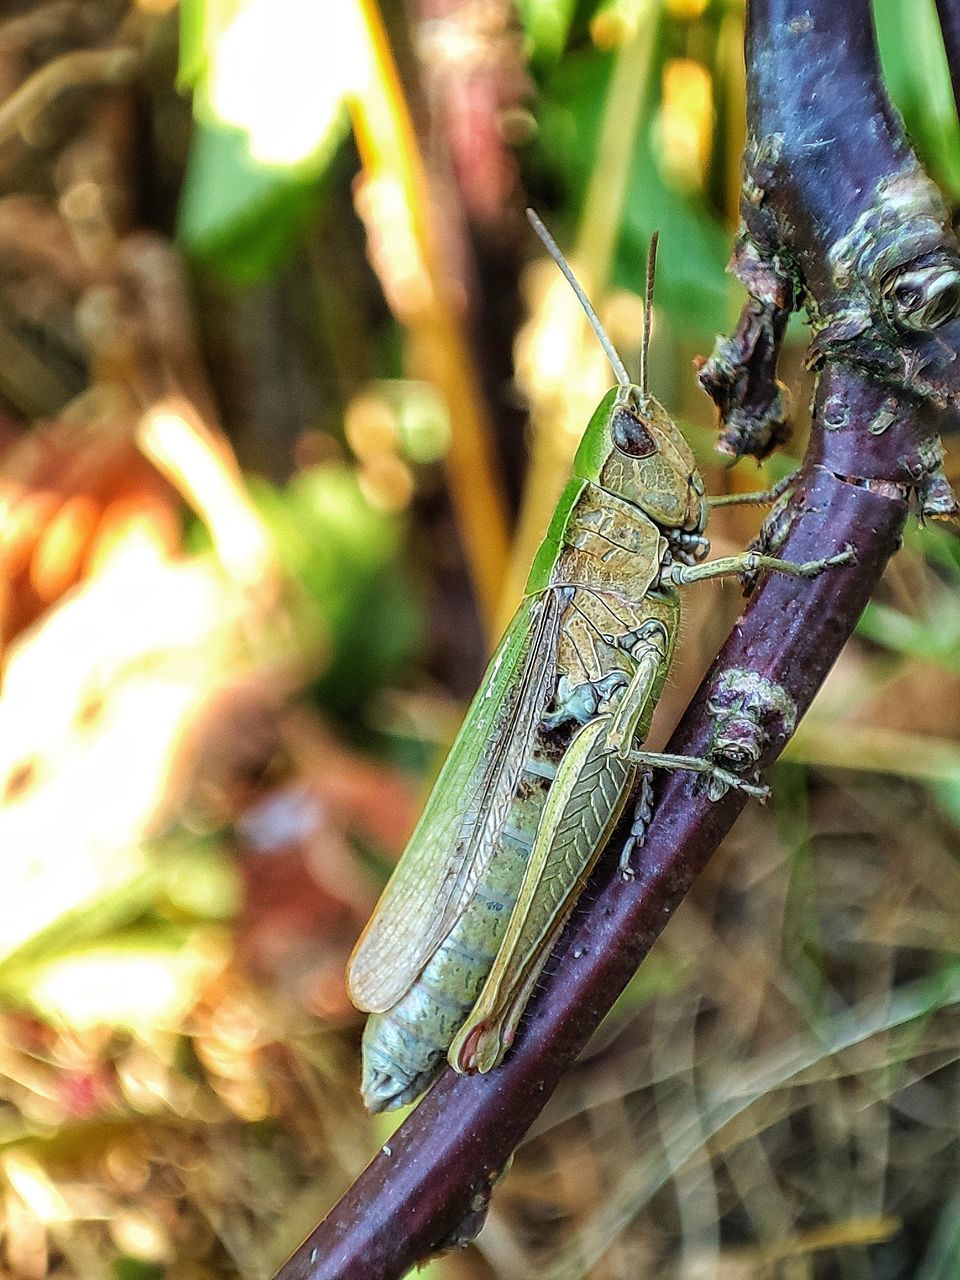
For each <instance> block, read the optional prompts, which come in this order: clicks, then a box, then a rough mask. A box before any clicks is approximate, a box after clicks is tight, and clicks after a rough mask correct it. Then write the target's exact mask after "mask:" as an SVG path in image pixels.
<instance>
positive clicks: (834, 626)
mask: <svg viewBox="0 0 960 1280" xmlns="http://www.w3.org/2000/svg"><path fill="white" fill-rule="evenodd" d="M810 24H812V25H810ZM747 57H748V63H747V65H748V68H749V69H750V78H749V101H750V124H751V132H752V136H753V139H754V141H756V140H757V139H760V138H763V137H765V136H767V135H769V134H770V133H771V132H779V133H783V134H784V135H785V142H786V140H787V139H788V138H789V142H787V145H785V146H784V149H783V154H789V155H790V156H791V157H793V161H794V162H795V163H793V164H789V165H786V164H783V165H778V166H777V167H776V171H775V173H774V174H773V175H772V177H771V181H770V184H769V185H768V188H767V190H766V192H765V193H764V200H765V202H766V203H767V204H768V205H769V206H770V208H771V211H772V212H773V214H774V216H775V217H778V218H779V217H783V216H784V215H785V214H786V213H787V211H789V216H790V220H791V222H790V225H791V228H792V230H791V238H790V245H789V249H790V251H791V252H793V253H794V254H796V255H797V256H798V257H802V260H803V264H804V271H805V272H807V271H808V272H809V273H810V275H809V280H808V281H807V283H808V285H809V287H810V289H811V291H812V293H813V294H814V296H816V293H817V288H818V283H817V282H818V281H823V282H824V286H823V287H824V288H825V289H828V290H830V289H832V288H833V284H832V282H830V283H827V279H826V278H827V268H826V266H825V259H826V254H827V251H828V250H829V248H830V246H831V244H832V243H833V242H834V241H835V239H836V238H837V237H838V236H841V235H843V234H845V233H846V232H848V231H849V230H850V228H851V227H852V225H853V223H854V222H856V220H857V218H858V216H859V215H860V213H861V212H862V209H863V207H864V199H865V197H864V191H869V192H872V191H874V190H875V188H876V185H877V183H878V181H879V180H880V179H881V178H882V177H883V176H884V175H885V174H887V173H891V172H898V171H899V170H900V168H901V165H902V162H903V157H904V148H905V147H906V143H905V142H904V141H903V139H902V137H901V136H900V134H899V132H898V130H897V127H896V124H895V120H894V119H893V118H892V117H891V115H890V113H889V110H888V107H887V104H886V97H885V94H884V92H883V89H882V86H881V85H880V81H879V72H878V70H877V65H876V59H875V50H874V45H873V37H872V32H871V27H870V19H869V5H868V4H867V3H866V0H753V3H752V4H751V6H750V9H749V20H748V39H747ZM828 86H829V93H827V92H826V88H827V87H828ZM827 137H830V138H831V139H832V140H831V142H830V144H829V146H823V145H820V143H821V142H822V140H823V139H824V138H827ZM814 143H816V145H814ZM881 420H882V422H883V430H882V431H879V432H878V431H877V429H876V424H877V422H878V421H881ZM871 425H873V426H874V432H873V433H871V431H870V430H869V428H870V426H871ZM936 429H937V413H936V410H935V409H934V408H933V407H932V406H931V405H930V404H929V403H928V402H925V401H922V400H920V399H918V398H917V397H916V396H913V395H910V394H908V393H907V392H906V391H904V390H902V389H901V390H898V391H894V390H893V389H892V388H891V387H890V385H888V384H887V383H886V382H884V381H883V380H881V379H880V378H878V377H877V376H876V375H874V374H872V373H869V372H867V371H865V370H864V369H862V368H859V367H857V366H855V365H853V364H849V363H841V362H839V361H835V362H832V363H828V364H827V365H826V367H825V368H824V370H823V372H822V374H821V378H820V383H819V387H818V392H817V403H816V407H815V415H814V427H813V436H812V442H811V448H810V451H809V452H808V456H807V459H806V461H805V464H804V470H803V473H802V475H801V477H800V479H799V482H798V484H797V486H796V488H795V491H794V493H793V496H792V499H791V502H790V506H789V508H788V510H787V513H786V519H785V520H782V521H781V527H784V526H785V525H786V524H787V523H789V532H788V534H787V536H786V539H785V541H784V543H783V545H782V547H780V548H779V554H781V555H783V556H784V557H785V558H787V559H791V560H809V559H814V558H817V557H820V556H823V555H827V554H830V553H832V552H834V551H836V550H839V549H840V548H842V547H844V546H847V545H852V546H854V547H855V548H856V551H857V561H856V563H855V564H852V565H849V566H844V567H841V568H836V569H832V570H830V571H828V572H826V573H824V574H822V575H821V576H820V577H818V578H816V579H813V580H810V581H798V580H796V579H793V578H787V577H784V576H782V575H779V574H776V575H768V576H766V577H765V578H764V579H763V580H762V581H761V584H760V586H759V588H758V590H757V591H756V593H755V594H754V596H753V597H752V598H751V599H750V601H749V603H748V604H747V606H746V609H745V610H744V613H743V615H742V617H741V619H740V621H739V622H738V623H737V624H736V626H735V627H734V629H733V631H732V633H731V635H730V636H729V638H728V639H727V642H726V644H725V645H724V647H723V650H722V651H721V653H720V655H719V656H718V658H717V660H716V661H715V663H714V664H713V666H712V668H711V670H710V672H709V673H708V674H707V676H706V678H705V680H704V682H703V683H702V685H701V686H700V689H699V690H698V692H697V693H696V695H695V697H694V699H693V701H692V702H691V704H690V706H689V708H688V710H687V712H686V714H685V715H684V717H683V720H682V721H681V723H680V725H679V726H678V728H677V730H676V732H675V733H674V735H673V738H672V739H671V742H670V744H669V747H668V749H669V750H670V751H675V752H682V753H687V754H693V755H703V754H704V753H705V752H706V751H707V750H708V748H709V745H710V741H711V734H712V732H713V725H714V721H713V717H712V715H711V713H710V710H709V706H708V704H709V702H710V699H711V696H712V695H714V694H715V693H716V691H717V688H718V684H719V681H720V678H721V676H722V675H723V673H724V672H726V671H729V670H730V669H732V668H746V669H748V670H749V671H751V672H755V673H757V674H758V675H760V676H763V677H765V678H766V679H767V680H770V681H773V682H775V683H777V684H778V685H780V686H781V687H782V688H783V689H784V690H785V691H786V693H787V694H788V695H789V696H790V697H792V699H793V700H794V701H795V702H796V704H797V710H798V712H799V713H800V714H802V713H803V712H804V711H805V710H806V708H807V707H808V706H809V704H810V701H811V699H812V698H813V696H814V694H815V693H816V691H817V689H818V688H819V686H820V684H821V682H822V681H823V679H824V677H825V676H826V674H827V672H828V671H829V669H830V667H831V666H832V665H833V662H834V661H835V659H836V657H837V655H838V654H839V652H840V650H841V649H842V647H843V645H844V644H845V642H846V640H847V638H848V637H849V635H850V634H851V632H852V630H853V628H854V626H855V625H856V622H857V619H858V618H859V616H860V614H861V612H862V610H863V608H864V606H865V605H866V603H867V601H868V600H869V599H870V596H871V594H872V593H873V591H874V589H875V587H876V585H877V582H878V581H879V578H880V575H881V574H882V572H883V569H884V566H885V564H886V562H887V559H888V558H889V556H890V555H891V554H892V552H893V551H894V550H895V549H896V547H897V545H898V543H899V539H900V536H901V532H902V529H903V524H904V520H905V518H906V513H907V495H908V493H909V490H910V488H911V487H912V486H913V485H914V484H915V483H916V482H917V480H918V478H920V477H922V476H923V475H924V474H926V471H927V470H928V469H929V467H930V465H931V463H930V442H931V440H934V439H935V436H936ZM784 742H785V738H783V737H780V738H778V739H777V740H775V741H774V742H773V743H771V744H770V745H769V747H768V749H767V752H766V754H765V756H764V758H763V759H762V761H761V763H762V764H764V765H766V764H769V763H770V761H771V760H772V759H773V758H775V756H776V755H777V754H779V752H780V751H781V750H782V749H783V745H784ZM743 805H744V798H743V796H742V795H741V794H740V793H739V792H729V793H728V794H727V795H726V796H724V797H723V799H721V800H719V801H717V802H712V801H710V800H709V799H708V798H707V796H706V795H705V793H704V792H703V791H702V790H701V789H700V788H699V787H698V786H697V784H696V781H695V779H693V778H691V776H690V775H689V774H683V773H675V774H671V775H667V776H666V777H663V778H660V779H658V781H657V803H656V809H655V814H654V818H653V821H652V824H651V826H650V830H649V833H648V836H647V841H646V844H645V845H644V847H643V849H642V850H641V851H640V853H639V854H638V855H636V861H637V864H638V865H637V874H636V878H635V879H634V880H632V881H624V880H623V878H622V876H621V875H620V874H619V873H618V871H617V866H616V863H617V857H618V855H619V851H620V848H621V847H622V845H621V841H622V834H615V836H614V839H613V840H612V841H611V842H610V847H608V849H607V851H606V853H605V855H604V857H603V859H602V860H601V864H600V868H599V870H598V873H597V875H596V876H595V877H594V879H593V881H592V882H591V886H590V888H589V889H588V892H587V893H586V894H585V895H584V899H583V900H581V902H580V903H579V904H578V907H577V909H576V911H575V913H574V917H573V919H572V921H571V923H570V926H569V927H568V928H567V929H566V930H565V932H564V934H563V936H562V938H561V940H560V942H559V944H558V946H557V949H556V953H555V955H554V957H553V959H552V961H551V963H550V965H549V971H550V976H549V977H548V978H545V979H544V981H543V982H542V984H541V987H540V989H539V990H538V991H537V993H536V995H535V997H534V999H533V1000H532V1001H531V1004H530V1007H529V1010H528V1012H527V1014H526V1016H525V1018H524V1021H523V1024H522V1026H521V1030H520V1033H519V1034H518V1037H517V1042H516V1044H515V1046H514V1048H513V1049H512V1051H511V1052H510V1053H509V1054H508V1056H507V1058H506V1059H505V1061H504V1062H503V1063H502V1065H501V1066H500V1067H498V1068H497V1069H496V1070H495V1071H493V1072H492V1073H491V1074H490V1075H488V1076H483V1077H462V1076H456V1075H454V1074H453V1073H452V1072H450V1071H446V1072H445V1073H444V1075H443V1076H442V1077H441V1079H440V1080H439V1081H438V1082H437V1084H436V1085H435V1086H434V1088H433V1089H432V1090H431V1092H430V1093H429V1094H428V1095H427V1097H426V1098H425V1099H424V1100H423V1102H422V1103H421V1105H420V1106H419V1107H418V1108H417V1110H416V1111H415V1112H414V1113H413V1115H412V1116H411V1117H410V1118H409V1119H408V1120H407V1121H406V1122H405V1123H404V1124H403V1125H402V1126H401V1128H400V1129H399V1130H398V1131H397V1133H396V1134H395V1135H394V1136H393V1138H392V1139H391V1140H390V1144H389V1151H388V1149H386V1148H385V1149H384V1150H383V1151H382V1152H381V1153H380V1154H379V1155H378V1156H377V1157H376V1158H375V1159H374V1160H373V1162H372V1163H371V1164H370V1165H369V1167H368V1168H367V1169H366V1170H365V1172H364V1173H363V1174H362V1175H361V1176H360V1178H358V1180H357V1181H356V1182H355V1183H354V1185H353V1186H352V1187H351V1188H350V1190H348V1191H347V1193H346V1194H345V1195H344V1196H343V1198H342V1199H341V1200H340V1201H339V1203H338V1204H337V1205H336V1206H335V1207H334V1208H333V1209H332V1210H331V1212H330V1213H329V1214H328V1216H327V1217H326V1218H325V1219H324V1221H323V1222H322V1223H321V1224H320V1225H319V1226H318V1227H317V1228H316V1230H315V1231H314V1232H313V1233H312V1234H311V1235H310V1237H309V1238H308V1239H307V1240H306V1241H305V1243H304V1244H303V1245H302V1246H301V1247H300V1248H299V1249H298V1250H297V1252H296V1253H295V1254H294V1255H293V1257H292V1258H291V1259H290V1260H289V1261H288V1262H287V1263H286V1265H285V1266H284V1267H283V1268H281V1270H280V1272H279V1274H278V1280H335V1278H336V1280H348V1278H351V1277H356V1278H357V1280H359V1278H360V1277H363V1280H392V1278H394V1277H400V1276H402V1275H403V1274H404V1273H405V1272H406V1271H407V1270H408V1269H409V1268H410V1267H411V1266H413V1265H415V1264H416V1263H417V1262H418V1261H420V1260H422V1259H423V1258H424V1257H425V1256H426V1255H427V1254H429V1253H430V1252H431V1251H432V1250H434V1249H436V1248H438V1247H440V1246H442V1245H444V1244H445V1243H450V1242H451V1241H452V1240H454V1239H455V1238H456V1237H457V1236H458V1235H460V1236H461V1238H462V1236H463V1235H464V1234H469V1229H468V1230H464V1228H463V1224H465V1223H469V1225H470V1227H471V1228H474V1229H475V1226H476V1222H477V1220H478V1219H479V1216H480V1214H481V1212H482V1209H483V1207H484V1205H485V1203H486V1199H487V1197H488V1194H489V1189H490V1186H491V1184H492V1181H493V1180H494V1178H495V1177H496V1175H497V1173H498V1172H499V1170H500V1169H501V1168H502V1167H503V1165H504V1163H505V1161H506V1160H507V1158H508V1156H509V1155H510V1153H511V1152H512V1151H513V1150H514V1148H515V1147H516V1146H517V1144H518V1143H519V1142H520V1141H521V1139H522V1138H523V1135H524V1134H525V1132H526V1131H527V1129H528V1128H529V1126H530V1124H531V1123H532V1122H533V1120H534V1119H535V1118H536V1117H537V1115H538V1114H539V1113H540V1111H541V1110H542V1108H543V1106H544V1104H545V1103H546V1101H547V1100H548V1098H549V1097H550V1095H551V1093H552V1092H553V1090H554V1089H555V1088H556V1086H557V1084H558V1083H559V1081H560V1079H561V1077H562V1076H563V1074H564V1072H565V1071H566V1070H567V1069H568V1067H569V1066H570V1065H571V1063H572V1062H573V1061H574V1060H575V1058H576V1057H577V1055H578V1053H579V1052H580V1051H581V1049H582V1048H583V1046H584V1045H585V1044H586V1042H587V1040H588V1039H589V1037H590V1036H591V1034H592V1033H593V1031H594V1030H595V1029H596V1027H597V1026H598V1024H599V1022H600V1020H601V1019H602V1018H603V1016H604V1015H605V1014H606V1012H607V1011H608V1010H609V1009H610V1007H611V1006H612V1004H613V1003H614V1001H615V1000H616V998H617V997H618V995H619V994H620V992H621V991H622V990H623V988H624V986H625V985H626V983H627V982H628V981H629V980H630V978H631V976H632V975H633V973H634V972H635V970H636V967H637V965H638V964H639V963H640V961H641V959H642V958H643V957H644V956H645V955H646V953H647V952H648V951H649V949H650V947H651V946H652V945H653V943H654V941H655V940H656V938H657V937H658V936H659V934H660V933H661V931H662V929H663V928H664V926H665V925H666V923H667V921H668V920H669V919H670V916H671V914H672V913H673V911H674V910H675V909H676V907H677V905H678V904H679V903H680V901H681V900H682V898H683V896H684V894H685V893H686V891H687V889H688V888H689V886H690V884H691V883H692V881H693V879H694V878H695V876H696V875H697V874H698V873H699V872H700V871H701V870H702V868H703V867H704V865H705V864H706V862H707V861H708V859H709V858H710V856H711V855H712V854H713V852H714V851H715V849H716V848H717V846H718V845H719V844H720V842H721V840H722V839H723V838H724V837H725V836H726V834H727V832H728V831H729V830H730V828H731V826H732V825H733V823H734V821H735V820H736V818H737V816H738V815H739V813H740V811H741V809H742V808H743Z"/></svg>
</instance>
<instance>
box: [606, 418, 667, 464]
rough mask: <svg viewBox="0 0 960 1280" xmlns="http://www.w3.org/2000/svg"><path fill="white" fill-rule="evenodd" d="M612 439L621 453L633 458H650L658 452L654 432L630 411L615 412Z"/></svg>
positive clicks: (611, 432)
mask: <svg viewBox="0 0 960 1280" xmlns="http://www.w3.org/2000/svg"><path fill="white" fill-rule="evenodd" d="M610 437H611V439H612V440H613V443H614V444H615V445H616V447H617V448H618V449H619V450H620V452H621V453H625V454H627V455H628V456H629V457H631V458H650V457H652V456H653V455H654V454H655V453H656V452H657V442H656V440H655V439H654V437H653V434H652V432H651V431H650V430H649V429H648V428H647V427H646V426H645V425H644V424H643V422H641V420H640V419H639V418H638V417H637V416H636V414H634V413H631V412H630V410H629V409H624V408H622V407H621V408H619V409H617V410H615V411H614V415H613V422H612V423H611V426H610Z"/></svg>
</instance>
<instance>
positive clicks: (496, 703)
mask: <svg viewBox="0 0 960 1280" xmlns="http://www.w3.org/2000/svg"><path fill="white" fill-rule="evenodd" d="M560 612H561V599H560V597H559V595H558V593H557V592H556V591H546V592H544V593H543V594H542V595H539V596H528V597H526V598H525V599H524V601H523V602H522V604H521V605H520V607H519V608H518V610H517V612H516V613H515V614H514V617H513V620H512V621H511V623H510V625H509V627H508V628H507V631H506V633H505V634H504V637H503V639H502V640H501V642H500V645H499V648H498V649H497V652H496V654H495V655H494V657H493V660H492V662H491V663H490V666H489V667H488V669H487V673H486V675H485V676H484V679H483V683H482V684H481V686H480V688H479V690H478V692H477V695H476V697H475V698H474V700H473V702H472V703H471V706H470V710H469V711H468V712H467V716H466V719H465V720H464V722H463V724H462V726H461V728H460V732H459V733H458V734H457V738H456V741H455V742H454V744H453V746H452V748H451V749H450V754H449V755H448V756H447V760H446V763H445V764H444V766H443V768H442V769H441V771H440V776H439V777H438V778H437V781H436V784H435V785H434V788H433V791H432V792H431V794H430V798H429V800H428V801H427V804H426V808H425V809H424V811H423V814H422V816H421V818H420V821H419V822H418V823H417V826H416V829H415V830H414V833H413V835H412V836H411V837H410V843H409V844H408V845H407V847H406V849H405V850H404V853H403V856H402V857H401V859H400V861H399V862H398V863H397V867H396V870H395V871H394V873H393V875H392V876H391V878H390V881H389V883H388V884H387V887H386V889H384V891H383V896H382V897H381V899H380V901H379V903H378V904H377V907H376V909H375V911H374V913H373V916H372V917H371V918H370V921H369V923H368V924H367V927H366V928H365V929H364V931H363V933H362V935H361V937H360V941H359V942H358V943H357V945H356V948H355V949H354V952H353V955H352V956H351V957H350V964H349V966H348V969H347V987H348V990H349V992H350V998H351V1000H352V1001H353V1003H354V1004H355V1005H356V1006H357V1008H359V1009H366V1010H368V1011H370V1012H372V1013H382V1012H383V1011H385V1010H386V1009H389V1008H390V1007H391V1006H392V1005H394V1004H395V1003H396V1002H397V1000H399V999H400V997H401V996H402V995H403V994H404V992H405V991H406V990H407V989H408V987H409V986H410V984H411V983H412V982H414V981H415V980H416V978H417V977H418V975H419V974H420V972H421V970H422V969H423V966H424V965H425V964H426V962H427V960H429V958H430V956H431V955H432V954H433V952H434V951H435V950H436V948H437V947H438V946H439V944H440V943H441V942H442V940H443V939H444V937H445V936H446V935H447V933H449V931H450V929H451V928H452V926H453V924H454V922H455V921H456V919H457V917H458V916H459V915H460V914H461V913H462V911H463V910H464V908H465V907H466V905H467V903H468V902H469V901H470V898H471V896H472V894H473V892H474V889H475V888H476V885H477V883H478V881H479V880H480V878H481V876H482V875H483V873H484V871H485V870H486V867H487V866H488V864H489V861H490V858H491V856H492V855H493V852H494V850H495V847H496V843H497V839H498V837H499V834H500V829H501V827H502V825H503V823H504V822H505V820H506V816H507V812H508V810H509V807H510V801H511V798H512V796H513V794H514V792H515V790H516V787H517V784H518V782H519V778H520V772H521V770H522V767H523V764H524V761H525V760H526V758H527V756H528V755H529V752H530V749H531V747H532V743H533V738H534V735H535V733H536V730H537V727H538V725H539V723H540V720H541V718H542V715H543V711H544V708H545V706H546V704H547V701H548V700H549V698H550V697H551V696H552V694H553V686H554V681H555V675H556V653H557V634H558V628H559V618H560Z"/></svg>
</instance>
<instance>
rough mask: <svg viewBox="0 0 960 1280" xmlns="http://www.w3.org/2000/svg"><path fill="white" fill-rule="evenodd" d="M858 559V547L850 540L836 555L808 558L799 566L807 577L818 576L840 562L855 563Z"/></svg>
mask: <svg viewBox="0 0 960 1280" xmlns="http://www.w3.org/2000/svg"><path fill="white" fill-rule="evenodd" d="M856 560H857V550H856V547H854V546H852V545H851V544H850V543H849V542H848V543H847V545H846V546H845V547H844V548H843V550H842V551H838V552H837V554H836V555H835V556H825V557H824V559H822V560H807V561H805V563H803V564H801V565H798V566H797V567H798V569H799V570H800V572H801V573H802V574H803V576H804V577H805V578H816V577H819V575H820V574H821V573H824V572H825V571H826V570H827V569H833V568H834V567H835V566H836V565H840V564H855V563H856Z"/></svg>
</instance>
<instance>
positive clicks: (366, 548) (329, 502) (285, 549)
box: [252, 465, 420, 712]
mask: <svg viewBox="0 0 960 1280" xmlns="http://www.w3.org/2000/svg"><path fill="white" fill-rule="evenodd" d="M252 493H253V497H254V500H255V501H256V503H257V505H258V507H259V509H260V511H261V513H262V514H263V516H264V517H265V519H266V520H267V523H268V525H269V528H270V531H271V533H272V534H273V537H274V538H275V540H276V546H277V553H278V555H279V557H280V561H281V563H282V565H283V567H284V568H285V569H286V571H287V572H288V573H289V574H290V575H291V576H292V577H293V578H295V580H296V581H297V582H299V583H300V585H301V586H302V587H303V588H304V589H305V590H306V591H307V592H308V594H309V596H310V597H311V599H312V600H313V601H314V602H315V603H316V605H317V606H318V608H319V611H320V613H321V616H322V617H323V619H324V622H325V623H326V627H327V633H328V641H329V665H328V666H327V668H326V670H325V671H324V673H323V675H322V677H321V679H320V680H319V682H318V684H317V686H316V692H317V696H318V697H319V698H320V700H321V701H322V702H323V703H324V704H325V705H326V706H328V707H330V708H331V709H332V710H334V711H337V712H343V711H347V710H349V709H351V708H355V707H356V705H357V703H358V702H361V701H362V700H363V699H364V698H365V697H367V696H368V695H369V694H370V693H371V692H373V690H375V689H378V688H380V687H382V685H383V684H384V683H385V681H386V680H387V679H388V678H390V677H391V676H392V675H393V674H394V673H395V671H396V670H397V668H398V667H399V665H400V664H401V663H402V662H403V661H405V660H406V658H407V657H408V656H409V655H410V654H411V653H412V652H413V651H414V649H415V648H416V644H417V639H418V637H419V634H420V618H419V612H418V609H417V607H416V604H415V602H414V600H413V598H412V593H411V590H410V585H409V582H408V581H407V579H406V578H405V576H404V574H403V573H402V571H401V567H400V559H401V557H400V552H401V547H402V533H403V523H402V521H401V520H400V519H398V518H397V517H396V516H392V515H387V514H385V513H383V512H381V511H377V510H375V509H374V508H373V507H372V506H371V505H370V503H369V502H368V501H367V499H366V498H365V497H364V495H363V492H362V491H361V489H360V485H359V483H358V481H357V477H356V473H355V472H354V471H353V470H352V469H351V468H349V467H345V466H340V465H328V466H321V467H314V468H312V469H311V470H308V471H303V472H301V473H299V474H298V475H297V476H295V477H294V479H293V480H292V481H291V482H290V485H289V486H288V488H287V489H286V490H283V491H280V490H277V489H275V488H273V487H272V486H268V485H267V484H266V483H264V482H260V483H255V484H254V485H253V486H252Z"/></svg>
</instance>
